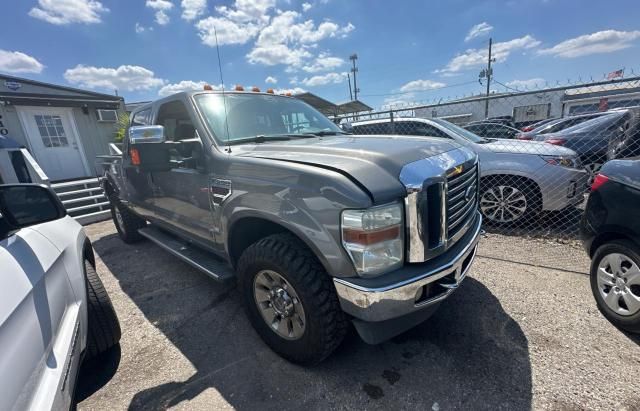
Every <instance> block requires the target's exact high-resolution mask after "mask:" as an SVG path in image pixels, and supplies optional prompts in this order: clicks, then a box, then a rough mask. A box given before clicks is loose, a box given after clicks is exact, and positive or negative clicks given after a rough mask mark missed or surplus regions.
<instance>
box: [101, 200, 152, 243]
mask: <svg viewBox="0 0 640 411" xmlns="http://www.w3.org/2000/svg"><path fill="white" fill-rule="evenodd" d="M109 201H110V203H111V218H112V219H113V223H114V224H115V226H116V230H118V235H119V236H120V239H121V240H122V241H124V242H125V243H127V244H132V243H136V242H138V241H141V240H142V239H143V238H144V237H142V236H141V235H140V233H138V230H139V229H141V228H143V227H144V226H146V225H147V222H146V221H145V220H143V219H142V218H140V217H138V216H137V215H135V214H133V213H132V212H131V211H129V209H127V208H126V207H125V206H124V205H123V204H122V203H121V202H120V200H118V199H117V198H116V197H114V196H112V197H110V198H109Z"/></svg>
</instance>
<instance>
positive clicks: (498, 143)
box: [482, 140, 576, 156]
mask: <svg viewBox="0 0 640 411" xmlns="http://www.w3.org/2000/svg"><path fill="white" fill-rule="evenodd" d="M482 147H484V148H486V149H487V150H489V151H493V152H494V153H509V154H537V155H541V156H574V155H576V153H575V151H573V150H571V149H568V148H566V147H559V146H554V145H553V144H549V143H544V142H541V141H518V140H493V141H491V142H490V143H486V144H482Z"/></svg>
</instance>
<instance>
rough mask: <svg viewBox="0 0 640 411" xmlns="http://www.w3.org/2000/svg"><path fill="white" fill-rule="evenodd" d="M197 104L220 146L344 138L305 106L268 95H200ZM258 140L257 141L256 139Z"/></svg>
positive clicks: (196, 97)
mask: <svg viewBox="0 0 640 411" xmlns="http://www.w3.org/2000/svg"><path fill="white" fill-rule="evenodd" d="M194 98H195V102H196V104H197V106H198V108H199V109H200V111H201V112H202V115H203V116H204V118H205V120H206V122H207V125H208V126H209V129H210V130H211V131H212V132H213V134H214V136H215V138H216V139H217V140H218V141H219V142H223V143H225V144H239V143H242V142H247V141H251V140H253V141H255V142H259V141H263V140H267V139H269V138H270V137H272V138H276V139H277V138H282V137H283V136H284V137H288V138H296V137H300V138H303V137H309V136H315V135H332V134H344V133H343V132H342V130H340V128H338V126H336V125H335V124H334V123H332V122H331V120H329V119H328V118H326V117H325V116H324V115H322V114H321V113H320V112H318V111H317V110H315V109H314V108H312V107H311V106H309V105H308V104H306V103H305V102H303V101H301V100H298V99H295V98H290V97H280V96H271V95H265V94H248V93H247V94H238V93H229V94H225V95H224V96H223V95H222V94H198V95H196V96H195V97H194ZM256 138H257V139H256Z"/></svg>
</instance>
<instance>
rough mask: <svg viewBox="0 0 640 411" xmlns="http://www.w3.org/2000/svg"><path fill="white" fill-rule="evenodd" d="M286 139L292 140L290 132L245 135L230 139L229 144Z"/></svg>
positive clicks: (258, 142)
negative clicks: (270, 134)
mask: <svg viewBox="0 0 640 411" xmlns="http://www.w3.org/2000/svg"><path fill="white" fill-rule="evenodd" d="M286 140H291V136H290V135H288V134H282V135H274V136H265V135H262V134H260V135H257V136H253V137H243V138H237V139H234V140H229V142H228V143H227V144H228V145H234V144H244V143H257V144H260V143H266V142H267V141H286Z"/></svg>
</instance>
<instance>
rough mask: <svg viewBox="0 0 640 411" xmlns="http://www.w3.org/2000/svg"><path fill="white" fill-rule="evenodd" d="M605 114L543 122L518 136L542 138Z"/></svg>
mask: <svg viewBox="0 0 640 411" xmlns="http://www.w3.org/2000/svg"><path fill="white" fill-rule="evenodd" d="M603 115H605V112H602V113H590V114H581V115H577V116H570V117H563V118H557V119H554V120H552V121H548V122H546V123H543V124H542V125H540V126H538V127H536V128H534V129H532V130H530V131H526V132H522V133H520V134H518V135H517V136H516V138H517V139H519V140H538V141H539V140H540V137H539V136H541V135H543V134H549V133H555V132H558V131H562V130H564V129H567V128H569V127H573V126H575V125H577V124H580V123H583V122H585V121H588V120H591V119H594V118H596V117H600V116H603Z"/></svg>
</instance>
